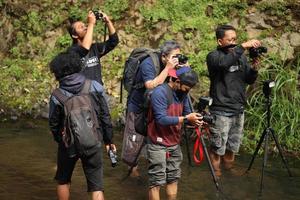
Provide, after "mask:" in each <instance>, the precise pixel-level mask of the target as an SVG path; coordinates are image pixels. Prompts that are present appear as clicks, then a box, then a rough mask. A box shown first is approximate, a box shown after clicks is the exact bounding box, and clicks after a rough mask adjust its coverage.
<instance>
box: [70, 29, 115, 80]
mask: <svg viewBox="0 0 300 200" xmlns="http://www.w3.org/2000/svg"><path fill="white" fill-rule="evenodd" d="M118 43H119V38H118V35H117V33H114V34H113V35H110V36H109V39H108V40H107V41H105V42H97V43H93V44H92V46H91V48H90V50H87V49H86V48H84V47H82V46H80V45H78V44H73V45H72V46H71V47H70V48H69V49H68V51H75V52H76V53H78V54H79V55H80V57H81V60H82V63H83V65H84V66H83V68H82V73H83V74H84V75H85V76H86V77H87V78H88V79H91V80H96V81H98V82H99V83H100V84H102V85H103V81H102V72H101V71H102V70H101V63H100V58H101V57H102V56H104V55H106V54H107V53H108V52H110V51H111V50H113V49H114V48H115V47H116V46H117V44H118Z"/></svg>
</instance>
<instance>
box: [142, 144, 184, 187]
mask: <svg viewBox="0 0 300 200" xmlns="http://www.w3.org/2000/svg"><path fill="white" fill-rule="evenodd" d="M147 154H148V156H147V158H148V161H149V166H148V176H149V187H150V188H152V187H155V186H162V185H165V184H170V183H173V182H176V181H177V180H178V179H179V178H180V176H181V169H180V164H181V162H182V159H183V156H182V152H181V148H180V145H175V146H171V147H166V146H162V145H157V144H153V143H150V144H147Z"/></svg>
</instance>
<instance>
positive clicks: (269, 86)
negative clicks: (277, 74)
mask: <svg viewBox="0 0 300 200" xmlns="http://www.w3.org/2000/svg"><path fill="white" fill-rule="evenodd" d="M274 86H275V81H273V80H266V81H264V85H263V93H264V95H265V97H266V98H269V97H270V94H271V89H272V88H273V87H274Z"/></svg>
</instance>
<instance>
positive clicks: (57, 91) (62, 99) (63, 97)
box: [52, 88, 70, 105]
mask: <svg viewBox="0 0 300 200" xmlns="http://www.w3.org/2000/svg"><path fill="white" fill-rule="evenodd" d="M52 95H53V96H55V97H56V99H57V100H58V101H59V102H60V103H61V104H63V105H65V102H66V101H67V100H68V99H69V98H70V97H67V96H66V95H65V94H63V92H62V91H61V89H60V88H56V89H55V90H54V91H53V93H52Z"/></svg>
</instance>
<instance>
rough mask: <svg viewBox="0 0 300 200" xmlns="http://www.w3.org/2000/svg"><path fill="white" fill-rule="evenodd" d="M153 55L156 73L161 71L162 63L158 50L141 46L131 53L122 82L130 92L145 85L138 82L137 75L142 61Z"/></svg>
mask: <svg viewBox="0 0 300 200" xmlns="http://www.w3.org/2000/svg"><path fill="white" fill-rule="evenodd" d="M149 56H150V57H151V59H152V61H153V63H154V66H155V71H156V75H158V74H159V72H160V63H159V58H158V56H157V50H153V49H149V48H145V47H141V48H136V49H134V50H133V51H132V52H131V54H130V55H129V57H128V59H127V60H126V62H125V66H124V72H123V79H122V84H123V85H124V88H125V90H126V91H127V92H128V94H130V92H131V91H132V89H140V88H143V87H144V83H143V82H141V83H137V82H136V75H137V72H138V69H139V66H140V64H141V62H142V61H143V60H144V59H145V58H147V57H149Z"/></svg>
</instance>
